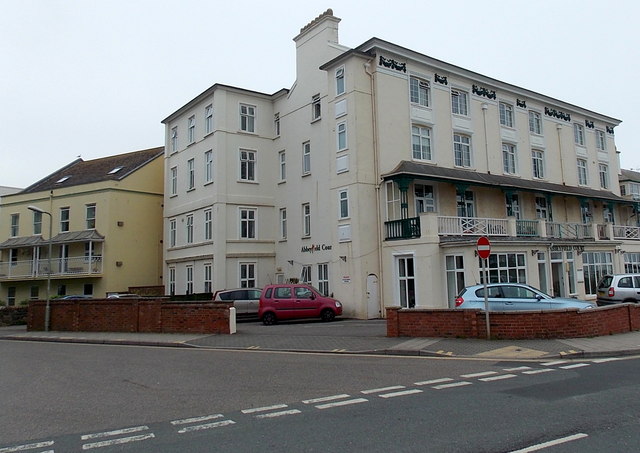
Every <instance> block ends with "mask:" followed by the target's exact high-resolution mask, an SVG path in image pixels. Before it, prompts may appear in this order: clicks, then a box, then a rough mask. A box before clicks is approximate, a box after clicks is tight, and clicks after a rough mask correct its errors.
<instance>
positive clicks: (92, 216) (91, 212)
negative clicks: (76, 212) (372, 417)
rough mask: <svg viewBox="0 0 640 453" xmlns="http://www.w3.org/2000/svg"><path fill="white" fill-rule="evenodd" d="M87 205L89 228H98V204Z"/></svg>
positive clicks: (86, 220)
mask: <svg viewBox="0 0 640 453" xmlns="http://www.w3.org/2000/svg"><path fill="white" fill-rule="evenodd" d="M84 206H85V222H86V228H87V230H95V229H96V204H95V203H88V204H86V205H84Z"/></svg>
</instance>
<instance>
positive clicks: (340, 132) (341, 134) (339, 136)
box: [336, 121, 348, 151]
mask: <svg viewBox="0 0 640 453" xmlns="http://www.w3.org/2000/svg"><path fill="white" fill-rule="evenodd" d="M336 141H337V148H338V151H344V150H346V149H347V148H348V145H347V122H346V121H343V122H341V123H338V124H337V125H336Z"/></svg>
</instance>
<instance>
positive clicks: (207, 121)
mask: <svg viewBox="0 0 640 453" xmlns="http://www.w3.org/2000/svg"><path fill="white" fill-rule="evenodd" d="M211 132H213V105H212V104H209V105H207V106H206V107H205V108H204V133H205V135H206V134H210V133H211Z"/></svg>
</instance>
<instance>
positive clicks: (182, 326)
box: [27, 299, 232, 334]
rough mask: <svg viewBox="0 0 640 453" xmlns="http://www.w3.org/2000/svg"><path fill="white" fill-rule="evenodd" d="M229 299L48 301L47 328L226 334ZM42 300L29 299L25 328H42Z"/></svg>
mask: <svg viewBox="0 0 640 453" xmlns="http://www.w3.org/2000/svg"><path fill="white" fill-rule="evenodd" d="M231 306H232V303H230V302H211V301H206V302H188V303H176V302H167V301H166V300H156V299H153V300H149V299H92V300H83V299H78V300H53V301H51V318H50V330H54V331H71V332H155V333H210V334H216V333H220V334H228V333H230V331H229V308H230V307H231ZM45 307H46V302H45V301H34V302H30V303H29V313H28V316H27V330H44V318H45Z"/></svg>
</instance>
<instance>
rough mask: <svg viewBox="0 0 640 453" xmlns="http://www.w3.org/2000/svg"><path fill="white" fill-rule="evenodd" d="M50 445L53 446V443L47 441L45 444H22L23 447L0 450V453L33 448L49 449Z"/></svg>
mask: <svg viewBox="0 0 640 453" xmlns="http://www.w3.org/2000/svg"><path fill="white" fill-rule="evenodd" d="M52 445H53V441H52V440H48V441H46V442H36V443H33V444H24V445H16V446H14V447H4V448H0V453H13V452H14V451H25V450H33V449H35V448H43V447H50V446H52ZM51 451H53V450H51ZM43 453H44V452H43Z"/></svg>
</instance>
